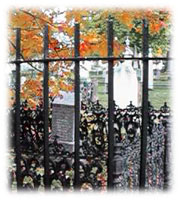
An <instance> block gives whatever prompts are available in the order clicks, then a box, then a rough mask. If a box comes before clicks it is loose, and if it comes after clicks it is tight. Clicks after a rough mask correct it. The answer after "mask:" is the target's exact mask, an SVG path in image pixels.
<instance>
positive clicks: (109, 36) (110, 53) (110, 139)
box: [107, 20, 114, 189]
mask: <svg viewBox="0 0 180 200" xmlns="http://www.w3.org/2000/svg"><path fill="white" fill-rule="evenodd" d="M107 39H108V41H107V42H108V57H112V56H113V21H112V20H109V21H108V29H107ZM113 84H114V83H113V60H111V59H108V164H107V166H108V178H107V186H108V189H111V188H112V187H113V165H112V163H113V148H114V124H113V123H114V120H113V118H114V100H113V99H114V96H113Z"/></svg>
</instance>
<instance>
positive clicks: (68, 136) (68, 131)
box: [52, 92, 74, 152]
mask: <svg viewBox="0 0 180 200" xmlns="http://www.w3.org/2000/svg"><path fill="white" fill-rule="evenodd" d="M61 94H62V96H63V98H60V97H57V98H56V99H55V100H54V102H53V107H52V134H53V135H54V136H55V135H56V136H58V137H57V141H58V143H60V144H63V146H64V147H65V150H66V151H69V152H73V151H74V93H70V92H69V93H68V92H61Z"/></svg>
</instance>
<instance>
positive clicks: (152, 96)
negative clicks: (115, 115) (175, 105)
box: [98, 74, 171, 109]
mask: <svg viewBox="0 0 180 200" xmlns="http://www.w3.org/2000/svg"><path fill="white" fill-rule="evenodd" d="M154 85H155V86H154V89H153V90H149V101H150V102H151V104H152V105H153V106H154V108H156V109H159V108H160V107H161V106H162V105H163V104H164V102H167V105H169V106H170V105H171V88H170V87H169V86H170V81H169V80H168V79H167V78H166V76H165V75H164V74H163V75H161V77H160V80H157V81H156V80H155V81H154ZM161 85H162V86H161ZM163 85H164V86H163ZM168 85H169V86H168ZM103 91H104V85H102V84H99V85H98V98H99V102H100V103H101V104H102V105H103V106H105V107H107V102H108V95H107V94H105V93H103Z"/></svg>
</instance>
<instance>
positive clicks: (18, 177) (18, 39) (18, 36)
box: [15, 28, 22, 190]
mask: <svg viewBox="0 0 180 200" xmlns="http://www.w3.org/2000/svg"><path fill="white" fill-rule="evenodd" d="M20 51H21V29H20V28H17V30H16V61H18V60H19V59H20V55H21V53H20ZM20 71H21V65H20V63H18V62H17V63H16V107H15V113H16V114H15V152H16V181H17V189H18V190H19V189H20V188H21V187H22V180H21V149H20V132H21V130H20V123H21V121H20V88H21V81H20V80H21V78H20Z"/></svg>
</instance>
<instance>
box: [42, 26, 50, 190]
mask: <svg viewBox="0 0 180 200" xmlns="http://www.w3.org/2000/svg"><path fill="white" fill-rule="evenodd" d="M43 39H44V49H43V53H44V59H46V58H47V57H48V43H49V42H48V25H46V26H45V27H44V38H43ZM48 79H49V69H48V62H47V61H44V72H43V102H44V185H45V189H49V187H50V183H49V148H48V144H49V131H48V118H49V95H48V94H49V88H48Z"/></svg>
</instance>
